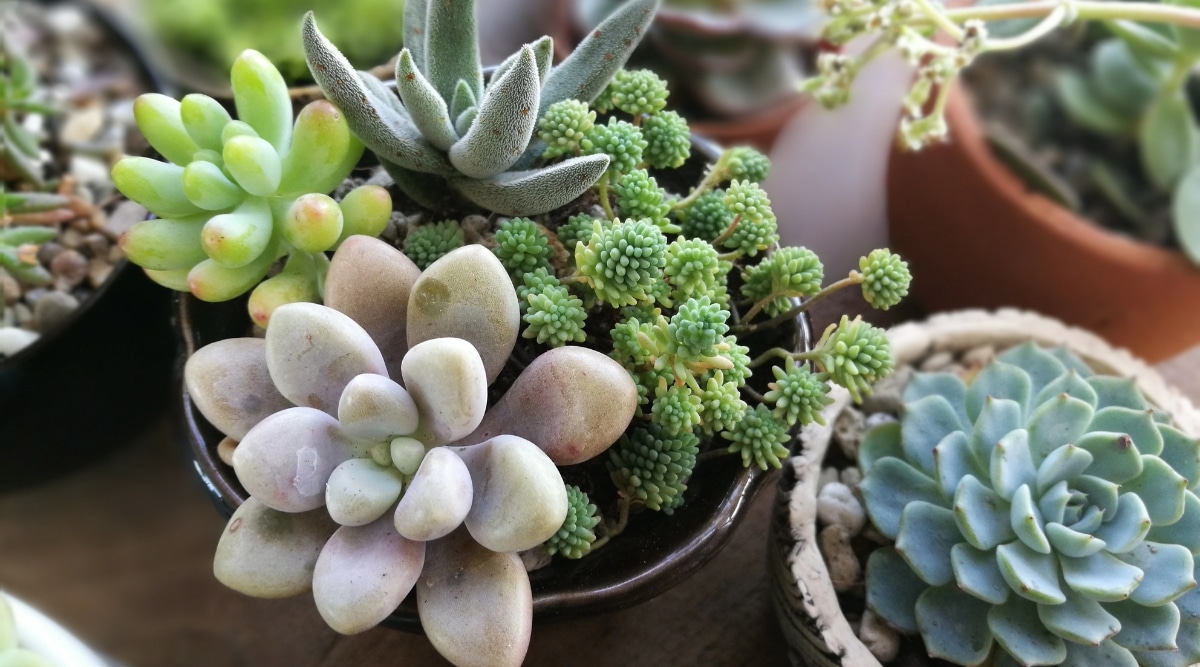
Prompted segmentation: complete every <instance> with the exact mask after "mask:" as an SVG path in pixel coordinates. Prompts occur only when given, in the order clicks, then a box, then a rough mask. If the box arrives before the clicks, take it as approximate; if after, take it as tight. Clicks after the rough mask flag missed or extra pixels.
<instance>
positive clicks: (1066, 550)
mask: <svg viewBox="0 0 1200 667" xmlns="http://www.w3.org/2000/svg"><path fill="white" fill-rule="evenodd" d="M1046 538H1047V539H1048V540H1049V542H1050V546H1052V547H1053V548H1054V551H1055V552H1056V553H1060V554H1062V555H1064V556H1070V557H1072V558H1083V557H1084V556H1091V555H1092V554H1094V553H1096V552H1097V551H1100V550H1101V549H1103V548H1104V547H1105V546H1106V545H1105V542H1104V540H1102V539H1100V538H1098V537H1095V536H1094V535H1091V534H1089V533H1080V532H1078V531H1074V530H1071V529H1070V528H1067V527H1066V526H1064V525H1062V524H1061V523H1047V524H1046Z"/></svg>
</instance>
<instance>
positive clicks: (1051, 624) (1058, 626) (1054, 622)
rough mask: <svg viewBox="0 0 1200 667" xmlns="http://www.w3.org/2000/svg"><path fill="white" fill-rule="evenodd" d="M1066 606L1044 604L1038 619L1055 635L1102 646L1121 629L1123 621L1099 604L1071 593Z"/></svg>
mask: <svg viewBox="0 0 1200 667" xmlns="http://www.w3.org/2000/svg"><path fill="white" fill-rule="evenodd" d="M1066 593H1067V601H1066V602H1064V603H1062V604H1040V605H1038V607H1037V616H1038V618H1039V619H1040V620H1041V621H1042V623H1043V624H1044V625H1045V626H1046V627H1047V628H1049V629H1050V631H1051V632H1053V633H1055V634H1057V635H1058V636H1060V637H1064V638H1066V639H1069V640H1071V641H1073V642H1079V643H1083V644H1099V643H1100V642H1102V641H1104V640H1105V639H1108V638H1109V637H1111V636H1113V635H1115V634H1116V633H1117V631H1118V630H1120V629H1121V622H1120V621H1118V620H1117V618H1116V617H1115V616H1113V615H1112V614H1110V613H1108V612H1107V611H1105V610H1104V606H1103V605H1101V604H1100V603H1099V602H1096V601H1095V600H1093V599H1091V598H1089V597H1087V596H1086V595H1080V594H1079V593H1076V592H1075V591H1072V590H1068V591H1066Z"/></svg>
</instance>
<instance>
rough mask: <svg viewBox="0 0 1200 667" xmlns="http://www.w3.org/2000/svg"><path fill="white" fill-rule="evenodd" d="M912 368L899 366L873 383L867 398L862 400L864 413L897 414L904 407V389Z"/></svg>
mask: <svg viewBox="0 0 1200 667" xmlns="http://www.w3.org/2000/svg"><path fill="white" fill-rule="evenodd" d="M912 376H913V368H912V366H901V367H899V368H897V369H896V370H895V371H893V372H892V374H891V375H889V376H887V377H885V378H883V379H882V380H880V381H879V382H876V383H875V387H874V389H873V390H872V391H871V394H870V395H869V396H866V397H864V398H863V403H862V409H863V411H864V412H867V413H871V412H890V413H892V414H899V413H900V409H901V408H903V407H904V389H905V388H906V387H908V383H909V382H910V381H911V380H912Z"/></svg>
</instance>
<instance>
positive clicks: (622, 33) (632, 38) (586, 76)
mask: <svg viewBox="0 0 1200 667" xmlns="http://www.w3.org/2000/svg"><path fill="white" fill-rule="evenodd" d="M658 5H659V0H630V2H626V3H624V4H623V5H621V6H620V7H618V8H617V9H616V10H615V11H614V12H613V13H612V14H610V15H609V17H608V18H607V19H605V20H604V21H603V22H602V23H600V25H598V26H596V28H595V30H593V31H592V33H591V34H589V35H588V36H587V37H585V38H584V39H583V41H582V42H580V43H579V45H578V46H576V47H575V50H574V51H572V52H571V55H569V56H567V58H566V60H563V61H562V62H561V63H559V65H558V67H555V68H554V69H552V70H550V76H548V77H547V78H546V82H545V85H544V86H543V90H542V99H541V107H540V108H539V109H538V113H537V116H538V118H541V116H542V114H543V113H545V111H546V109H547V108H548V107H549V106H550V105H551V104H554V103H555V102H559V101H561V100H567V99H576V100H579V101H580V102H591V101H592V100H594V99H596V96H597V95H599V94H600V91H602V90H604V87H605V86H607V85H608V82H609V81H610V80H611V79H612V77H613V75H614V74H616V73H617V70H619V69H621V68H622V67H624V66H625V62H626V61H627V60H629V56H630V54H632V53H633V50H634V48H636V47H637V45H638V43H639V42H640V41H641V40H642V36H643V35H645V34H646V31H647V30H649V28H650V23H651V22H652V21H653V20H654V14H655V12H657V11H658Z"/></svg>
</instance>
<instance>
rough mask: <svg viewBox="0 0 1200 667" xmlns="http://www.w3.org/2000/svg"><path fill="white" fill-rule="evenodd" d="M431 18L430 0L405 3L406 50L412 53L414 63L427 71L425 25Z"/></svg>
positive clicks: (409, 0) (413, 0)
mask: <svg viewBox="0 0 1200 667" xmlns="http://www.w3.org/2000/svg"><path fill="white" fill-rule="evenodd" d="M428 16H429V0H407V2H405V3H404V48H406V49H408V50H409V51H411V52H412V56H413V62H415V63H416V64H417V67H419V68H421V70H422V71H424V70H425V38H426V31H425V24H426V21H425V20H426V18H428Z"/></svg>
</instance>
